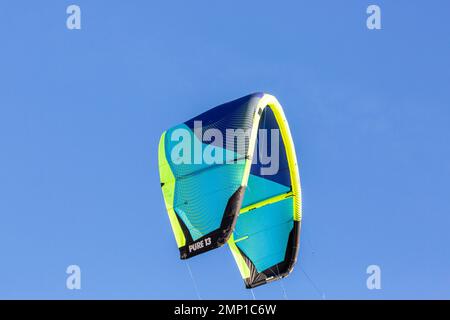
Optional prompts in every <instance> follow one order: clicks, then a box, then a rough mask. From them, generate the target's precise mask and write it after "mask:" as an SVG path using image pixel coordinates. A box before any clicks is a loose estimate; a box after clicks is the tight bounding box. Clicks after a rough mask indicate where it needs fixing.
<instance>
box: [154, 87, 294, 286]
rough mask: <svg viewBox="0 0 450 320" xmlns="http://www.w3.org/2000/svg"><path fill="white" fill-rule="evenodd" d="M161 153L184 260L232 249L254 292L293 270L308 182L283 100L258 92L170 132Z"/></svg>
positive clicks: (163, 178) (171, 214)
mask: <svg viewBox="0 0 450 320" xmlns="http://www.w3.org/2000/svg"><path fill="white" fill-rule="evenodd" d="M158 153H159V154H158V158H159V172H160V178H161V188H162V192H163V196H164V201H165V204H166V208H167V212H168V214H169V218H170V223H171V225H172V229H173V232H174V235H175V239H176V242H177V245H178V248H179V250H180V258H181V259H188V258H190V257H193V256H195V255H198V254H201V253H204V252H206V251H209V250H212V249H214V248H217V247H220V246H222V245H224V244H225V243H228V245H229V247H230V249H231V251H232V253H233V256H234V258H235V260H236V263H237V265H238V268H239V271H240V273H241V275H242V278H243V279H244V282H245V284H246V287H247V288H253V287H256V286H258V285H261V284H264V283H267V282H269V281H272V280H276V279H279V278H282V277H285V276H287V275H288V274H289V273H290V272H291V271H292V269H293V266H294V264H295V262H296V260H297V252H298V246H299V235H300V222H301V217H302V210H301V189H300V178H299V174H298V168H297V158H296V154H295V149H294V144H293V141H292V138H291V133H290V130H289V126H288V123H287V121H286V118H285V116H284V112H283V109H282V108H281V105H280V104H279V103H278V101H277V99H276V98H275V97H273V96H271V95H268V94H264V93H255V94H251V95H248V96H245V97H243V98H240V99H237V100H234V101H231V102H228V103H225V104H223V105H220V106H218V107H215V108H213V109H210V110H208V111H206V112H204V113H202V114H200V115H198V116H196V117H194V118H193V119H191V120H189V121H186V122H184V123H182V124H180V125H178V126H175V127H173V128H171V129H169V130H167V131H165V132H164V133H163V134H162V136H161V139H160V142H159V152H158Z"/></svg>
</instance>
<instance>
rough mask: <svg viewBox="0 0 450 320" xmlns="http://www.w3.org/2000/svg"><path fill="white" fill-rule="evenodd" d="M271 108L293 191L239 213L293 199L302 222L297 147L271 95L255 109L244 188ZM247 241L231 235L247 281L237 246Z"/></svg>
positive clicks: (243, 276)
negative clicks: (262, 124) (266, 111)
mask: <svg viewBox="0 0 450 320" xmlns="http://www.w3.org/2000/svg"><path fill="white" fill-rule="evenodd" d="M266 107H269V108H270V109H271V110H272V112H273V114H274V116H275V119H276V121H277V123H278V127H279V128H280V133H281V138H282V139H283V143H284V148H285V150H286V157H287V161H288V166H289V175H290V178H291V183H292V191H291V192H289V193H288V194H281V195H278V196H275V197H272V198H269V199H266V200H263V201H260V202H258V203H255V204H252V205H249V206H247V207H245V208H242V209H241V210H240V212H239V214H243V213H246V212H248V211H250V210H252V209H256V208H259V207H262V206H265V205H268V204H271V203H275V202H278V201H281V200H283V199H285V198H287V197H292V198H293V201H294V206H293V219H294V220H295V221H299V222H301V220H302V195H301V186H300V176H299V173H298V165H297V155H296V153H295V147H294V141H293V140H292V136H291V131H290V129H289V125H288V122H287V120H286V116H285V115H284V111H283V108H282V107H281V105H280V103H279V102H278V100H277V99H276V98H275V97H274V96H272V95H270V94H264V96H263V97H262V98H261V99H260V100H259V102H258V104H257V106H256V109H255V115H254V118H253V126H252V131H251V136H250V141H249V149H248V153H249V154H248V158H247V161H246V163H245V167H244V174H243V177H242V183H241V185H242V186H247V184H248V178H249V176H250V169H251V166H252V159H253V156H254V150H255V144H256V139H257V136H258V127H259V120H260V118H261V115H262V111H263V110H264V108H266ZM241 240H245V239H243V238H240V239H237V240H234V236H233V234H232V235H231V237H230V239H229V240H228V245H229V246H230V249H231V252H232V253H233V256H234V259H235V260H236V264H237V265H238V267H239V271H240V273H241V276H242V278H243V279H246V278H248V277H249V276H250V270H249V268H248V266H247V264H246V263H245V260H244V258H243V257H242V255H241V254H240V251H239V249H238V247H237V246H236V242H237V241H241Z"/></svg>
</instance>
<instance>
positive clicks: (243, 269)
mask: <svg viewBox="0 0 450 320" xmlns="http://www.w3.org/2000/svg"><path fill="white" fill-rule="evenodd" d="M228 246H229V247H230V249H231V253H232V254H233V257H234V260H236V264H237V266H238V268H239V272H240V273H241V276H242V278H243V279H246V278H248V277H250V269H249V267H248V266H247V263H245V260H244V258H243V257H242V255H241V253H240V252H239V249H238V247H237V246H236V241H235V240H234V235H233V234H231V237H230V239H229V240H228Z"/></svg>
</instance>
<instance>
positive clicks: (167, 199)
mask: <svg viewBox="0 0 450 320" xmlns="http://www.w3.org/2000/svg"><path fill="white" fill-rule="evenodd" d="M165 137H166V132H164V133H163V134H162V135H161V138H160V140H159V146H158V165H159V175H160V179H161V184H162V192H163V197H164V203H165V204H166V209H167V213H168V215H169V220H170V225H171V226H172V230H173V234H174V235H175V240H176V242H177V245H178V248H180V247H183V246H184V245H185V244H186V238H185V236H184V233H183V230H182V229H181V226H180V223H179V222H178V218H177V216H176V213H175V211H174V209H173V200H174V192H175V177H174V175H173V173H172V169H171V168H170V165H169V163H168V161H167V158H166V152H165Z"/></svg>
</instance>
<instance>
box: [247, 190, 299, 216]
mask: <svg viewBox="0 0 450 320" xmlns="http://www.w3.org/2000/svg"><path fill="white" fill-rule="evenodd" d="M293 195H294V193H293V192H287V193H283V194H279V195H277V196H274V197H271V198H268V199H265V200H262V201H259V202H256V203H253V204H251V205H249V206H246V207H245V208H242V209H241V211H239V214H243V213H246V212H249V211H250V210H253V209H256V208H260V207H263V206H266V205H268V204H272V203H275V202H278V201H281V200H284V199H287V198H290V197H292V196H293Z"/></svg>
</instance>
